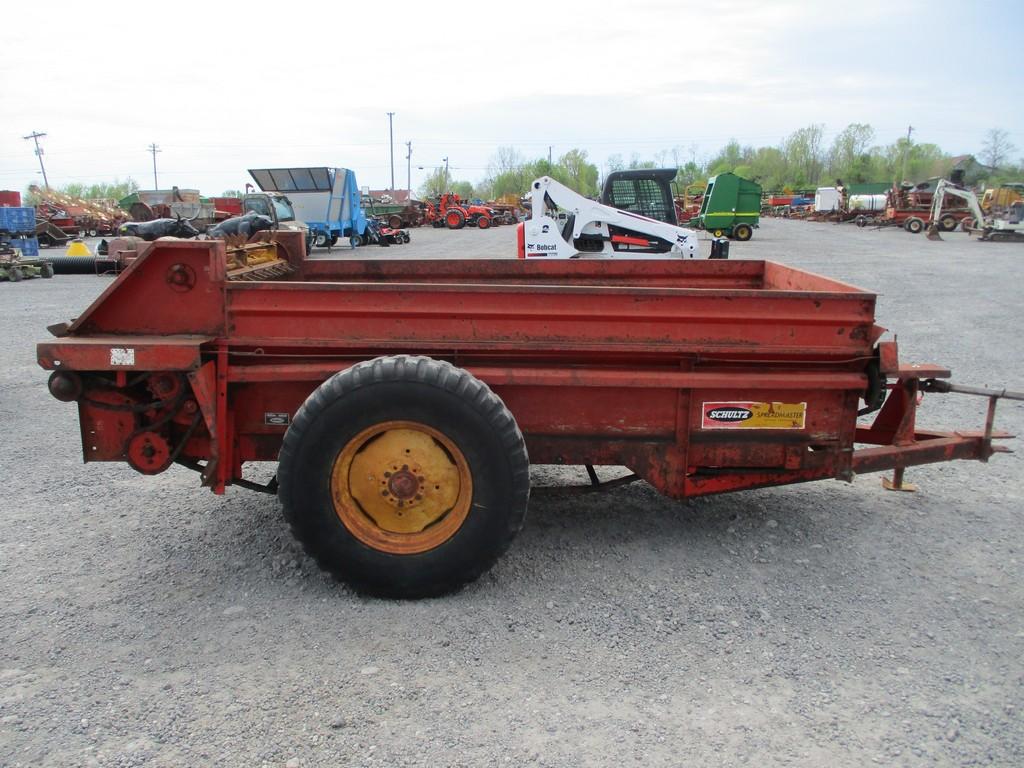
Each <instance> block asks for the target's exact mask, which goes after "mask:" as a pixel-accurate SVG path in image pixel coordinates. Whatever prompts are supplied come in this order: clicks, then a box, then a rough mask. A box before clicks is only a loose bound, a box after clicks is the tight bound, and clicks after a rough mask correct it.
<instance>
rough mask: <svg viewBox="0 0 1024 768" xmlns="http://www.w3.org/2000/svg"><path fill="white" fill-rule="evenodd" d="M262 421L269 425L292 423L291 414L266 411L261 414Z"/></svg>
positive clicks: (276, 425) (284, 425) (280, 425)
mask: <svg viewBox="0 0 1024 768" xmlns="http://www.w3.org/2000/svg"><path fill="white" fill-rule="evenodd" d="M263 423H264V424H266V425H267V426H270V427H287V426H288V425H289V424H291V423H292V416H291V414H290V413H278V412H276V411H267V412H266V413H264V414H263Z"/></svg>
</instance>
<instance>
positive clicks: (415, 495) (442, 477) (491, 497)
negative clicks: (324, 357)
mask: <svg viewBox="0 0 1024 768" xmlns="http://www.w3.org/2000/svg"><path fill="white" fill-rule="evenodd" d="M529 468H530V462H529V457H528V456H527V452H526V443H525V441H524V440H523V435H522V433H521V432H520V431H519V428H518V427H517V426H516V422H515V419H514V418H513V417H512V414H511V413H510V412H509V410H508V409H507V408H506V407H505V404H504V403H503V402H502V401H501V400H500V399H499V398H498V396H497V395H495V394H494V393H493V392H492V391H491V390H490V388H488V386H487V385H486V384H484V383H483V382H481V381H480V380H479V379H477V378H476V377H474V376H473V375H472V374H470V373H469V372H468V371H465V370H463V369H461V368H456V367H455V366H453V365H451V364H450V363H447V362H444V361H440V360H434V359H432V358H429V357H414V356H410V355H396V356H392V357H378V358H376V359H374V360H368V361H365V362H362V363H357V364H356V365H354V366H352V367H351V368H348V369H346V370H344V371H342V372H340V373H337V374H335V375H334V376H332V377H331V378H330V379H328V380H327V381H326V382H324V383H323V384H321V385H320V387H318V388H317V389H316V391H314V392H313V394H311V395H310V396H309V397H308V398H307V399H306V401H305V403H303V404H302V406H301V407H300V408H299V410H298V412H297V413H296V414H295V419H294V420H293V422H292V424H291V426H290V427H289V428H288V431H287V433H285V436H284V442H283V443H282V446H281V453H280V468H279V472H278V478H279V482H280V487H279V489H278V496H279V497H280V499H281V503H282V506H283V509H284V516H285V519H286V520H287V521H288V523H289V525H290V526H291V529H292V532H293V533H294V535H295V536H296V538H297V539H298V540H299V541H300V542H301V543H302V545H303V547H304V548H305V550H306V552H308V553H309V554H310V556H312V557H313V558H314V559H315V560H316V561H317V563H318V564H319V565H320V567H321V568H323V569H324V570H326V571H328V572H330V573H332V574H333V575H334V576H336V577H337V578H339V579H341V580H342V581H344V582H346V583H348V584H350V585H351V586H352V587H354V588H355V589H356V590H358V591H360V592H366V593H370V594H374V595H380V596H387V597H395V598H420V597H431V596H435V595H441V594H445V593H447V592H452V591H454V590H456V589H458V588H459V587H461V586H462V585H464V584H466V583H468V582H471V581H473V580H474V579H476V578H477V577H478V576H480V574H482V573H483V572H484V571H486V570H487V569H488V568H490V567H491V565H492V564H493V563H494V562H495V561H496V560H497V559H498V557H500V556H501V555H502V554H503V553H504V552H505V551H506V550H507V549H508V547H509V545H510V544H511V543H512V539H513V538H515V536H516V534H517V533H518V532H519V531H520V530H521V529H522V527H523V522H524V520H525V517H526V508H527V503H528V501H529V496H530V472H529Z"/></svg>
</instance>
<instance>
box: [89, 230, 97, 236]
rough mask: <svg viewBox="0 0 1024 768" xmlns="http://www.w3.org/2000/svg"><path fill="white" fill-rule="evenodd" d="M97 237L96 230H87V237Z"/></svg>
mask: <svg viewBox="0 0 1024 768" xmlns="http://www.w3.org/2000/svg"><path fill="white" fill-rule="evenodd" d="M97 235H99V231H98V230H95V229H90V230H89V237H96V236H97Z"/></svg>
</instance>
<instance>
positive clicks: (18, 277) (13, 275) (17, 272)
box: [7, 267, 25, 283]
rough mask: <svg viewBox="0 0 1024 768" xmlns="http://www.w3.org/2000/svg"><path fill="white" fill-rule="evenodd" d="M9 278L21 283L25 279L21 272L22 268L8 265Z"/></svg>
mask: <svg viewBox="0 0 1024 768" xmlns="http://www.w3.org/2000/svg"><path fill="white" fill-rule="evenodd" d="M7 279H8V280H10V281H11V282H12V283H20V282H21V281H22V280H23V279H25V276H24V275H23V274H22V273H21V269H20V268H19V267H8V269H7Z"/></svg>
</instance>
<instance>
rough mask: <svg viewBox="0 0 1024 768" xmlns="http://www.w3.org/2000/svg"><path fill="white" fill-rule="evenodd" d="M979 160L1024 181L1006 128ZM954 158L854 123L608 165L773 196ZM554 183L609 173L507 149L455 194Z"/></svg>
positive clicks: (899, 176)
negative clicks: (721, 181) (672, 171)
mask: <svg viewBox="0 0 1024 768" xmlns="http://www.w3.org/2000/svg"><path fill="white" fill-rule="evenodd" d="M982 147H983V148H982V151H981V152H980V153H979V155H978V158H977V159H978V160H979V161H980V162H981V163H982V164H983V165H985V166H988V169H989V170H988V171H986V175H987V182H988V184H989V185H993V184H998V183H1000V182H1003V181H1009V180H1021V179H1024V158H1021V159H1020V160H1019V161H1018V162H1017V163H1016V164H1015V163H1014V162H1013V161H1012V158H1013V155H1014V153H1015V152H1016V150H1017V148H1016V147H1015V146H1014V145H1013V143H1012V142H1011V141H1010V137H1009V134H1008V133H1007V132H1006V131H1004V130H1002V129H999V128H993V129H991V130H990V131H989V132H988V133H987V134H986V136H985V139H984V142H983V144H982ZM952 161H953V156H952V155H950V154H948V153H946V152H944V151H943V150H942V148H941V147H939V146H938V145H936V144H929V143H916V142H913V141H911V140H908V139H907V138H901V139H899V140H898V141H895V142H893V143H891V144H886V145H879V144H877V143H876V133H875V129H874V128H872V126H871V125H869V124H867V123H850V124H849V125H848V126H846V128H844V129H843V130H842V131H840V132H839V133H838V134H837V135H836V136H835V138H834V139H833V140H832V142H831V143H829V142H828V141H827V140H826V130H825V126H824V125H822V124H820V123H815V124H812V125H808V126H806V127H804V128H800V129H798V130H796V131H794V132H793V133H791V134H790V135H789V136H787V137H786V138H785V139H783V140H782V141H781V142H780V143H779V144H778V145H777V146H766V147H753V146H743V145H741V144H740V143H739V142H738V141H736V140H735V139H730V140H729V141H728V142H727V143H726V144H725V146H723V147H722V148H721V149H720V150H718V152H716V153H715V154H714V155H712V156H711V157H703V158H702V157H698V147H697V146H696V145H691V146H690V147H688V148H683V147H680V146H677V147H673V148H671V149H665V150H661V151H658V152H656V153H654V154H653V156H651V157H648V158H642V157H641V156H640V155H636V154H634V155H633V156H632V157H631V158H630V159H629V160H628V161H627V160H625V159H624V158H623V156H622V155H621V154H614V155H610V156H609V157H608V160H607V163H606V164H605V169H604V170H605V171H606V172H611V171H619V170H626V169H637V168H671V167H675V168H677V169H678V175H677V176H676V181H677V182H678V183H679V184H681V185H682V184H691V183H698V182H703V181H706V180H707V179H708V177H710V176H714V175H716V174H719V173H725V172H727V171H731V172H733V173H735V174H737V175H739V176H742V177H744V178H747V179H751V180H753V181H757V182H758V183H759V184H761V186H762V187H764V188H765V189H769V190H782V189H812V188H814V187H817V186H820V185H823V184H831V183H832V181H834V180H835V179H837V178H841V179H843V181H844V182H846V183H854V184H855V183H862V182H885V183H892V182H893V181H900V180H907V181H915V182H916V181H922V180H924V179H926V178H931V177H934V176H946V175H948V173H949V171H950V168H951V166H952ZM540 176H550V177H552V178H553V179H556V180H558V181H560V182H562V183H563V184H565V185H566V186H569V187H571V188H572V189H574V190H576V191H577V192H579V193H581V194H583V195H587V196H595V195H597V194H598V192H599V184H600V181H601V171H600V169H598V167H597V165H595V164H594V163H593V162H591V161H590V159H589V158H588V156H587V152H586V151H585V150H581V149H571V150H569V151H568V152H566V153H565V154H564V155H561V156H560V157H558V158H557V159H556V160H553V161H549V160H548V159H547V158H538V159H535V160H528V159H527V158H526V157H525V156H523V155H522V154H521V153H520V152H519V151H517V150H516V149H515V148H514V147H499V148H498V150H497V153H496V154H495V155H494V157H493V158H492V159H491V162H490V165H489V167H488V171H487V175H486V177H485V178H484V179H483V180H482V181H481V182H479V183H477V184H476V185H474V184H472V183H470V182H468V181H464V180H463V181H452V180H451V179H450V178H449V179H447V182H448V183H447V187H448V189H449V190H451V191H454V192H458V193H459V194H460V195H461V196H462V197H465V198H472V197H480V198H484V199H496V198H498V197H501V196H503V195H515V196H519V195H522V194H523V193H525V192H526V191H527V190H528V188H529V184H530V182H531V181H532V180H533V179H536V178H538V177H540ZM445 181H446V176H445V172H444V169H438V170H437V171H435V172H434V173H433V174H432V175H431V176H430V177H429V178H428V179H427V182H426V183H425V184H424V185H423V186H422V187H421V188H420V190H419V191H420V194H421V195H423V196H427V197H433V196H436V195H438V194H440V192H441V191H444V188H445Z"/></svg>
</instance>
